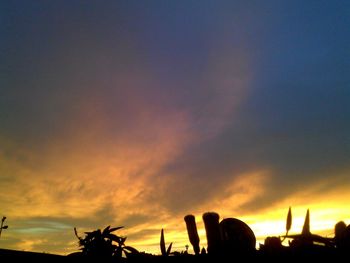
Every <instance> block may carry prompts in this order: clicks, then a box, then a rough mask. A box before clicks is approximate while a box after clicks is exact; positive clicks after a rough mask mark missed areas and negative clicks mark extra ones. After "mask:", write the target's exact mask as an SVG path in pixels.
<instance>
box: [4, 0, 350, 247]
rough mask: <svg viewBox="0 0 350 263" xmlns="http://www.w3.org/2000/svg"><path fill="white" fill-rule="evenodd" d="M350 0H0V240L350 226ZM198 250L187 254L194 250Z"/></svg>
mask: <svg viewBox="0 0 350 263" xmlns="http://www.w3.org/2000/svg"><path fill="white" fill-rule="evenodd" d="M349 12H350V2H349V1H346V0H344V1H338V0H333V1H323V0H319V1H313V0H311V1H299V0H296V1H277V0H276V1H270V0H269V1H207V0H202V1H191V0H190V1H153V0H150V1H133V0H131V1H130V0H128V1H41V0H36V1H24V0H23V1H1V3H0V216H7V219H6V221H5V223H7V224H8V225H9V228H8V229H6V230H4V231H3V232H2V235H1V238H0V247H1V248H9V249H18V250H29V251H39V252H43V251H44V252H47V253H58V254H68V253H71V252H74V251H78V249H79V247H78V243H77V241H78V240H77V238H76V237H75V236H74V231H73V228H74V227H77V229H78V233H79V234H80V235H83V232H84V231H92V230H95V229H98V228H104V227H106V226H108V225H112V226H124V228H123V229H121V230H118V232H117V234H120V235H124V236H127V238H128V239H127V241H126V244H127V245H131V246H134V247H135V248H137V249H139V250H141V251H146V252H150V253H158V254H159V253H160V250H159V237H160V230H161V229H162V228H164V229H165V241H166V243H167V244H169V243H170V242H173V243H174V244H173V250H177V251H183V250H184V249H185V245H186V244H189V241H188V237H187V232H186V225H185V222H184V220H183V218H184V216H185V215H187V214H193V215H195V216H196V221H197V223H198V231H199V235H200V239H201V246H202V247H205V246H206V238H205V230H204V226H203V222H202V214H203V213H205V212H208V211H215V212H217V213H219V215H220V218H221V219H223V218H228V217H235V218H238V219H241V220H243V221H244V222H246V223H247V224H248V225H249V226H250V227H251V228H252V230H253V231H254V233H255V235H256V237H257V240H258V242H257V245H258V243H259V242H260V243H262V242H263V240H264V238H265V237H267V236H271V235H283V234H284V232H285V220H286V216H287V212H288V208H289V206H291V207H292V212H293V224H292V229H291V232H293V233H299V232H301V226H302V223H303V218H304V216H305V214H306V210H307V209H308V208H310V213H311V215H310V217H311V232H313V233H316V234H322V235H324V236H328V237H331V236H332V235H333V228H334V225H335V223H337V222H338V221H340V220H343V221H344V222H345V223H346V224H350V202H349V200H350V162H349V161H350V106H349V105H350V59H349V57H350V32H349V26H350V16H349ZM190 251H191V248H190Z"/></svg>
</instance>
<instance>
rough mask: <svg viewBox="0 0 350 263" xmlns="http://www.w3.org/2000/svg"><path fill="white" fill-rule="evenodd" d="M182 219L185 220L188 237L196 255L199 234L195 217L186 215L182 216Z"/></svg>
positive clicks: (197, 252) (198, 249)
mask: <svg viewBox="0 0 350 263" xmlns="http://www.w3.org/2000/svg"><path fill="white" fill-rule="evenodd" d="M184 220H185V222H186V228H187V233H188V238H189V240H190V242H191V244H192V246H193V250H194V253H195V254H196V255H199V252H200V248H199V236H198V231H197V225H196V219H195V217H194V215H186V216H185V217H184Z"/></svg>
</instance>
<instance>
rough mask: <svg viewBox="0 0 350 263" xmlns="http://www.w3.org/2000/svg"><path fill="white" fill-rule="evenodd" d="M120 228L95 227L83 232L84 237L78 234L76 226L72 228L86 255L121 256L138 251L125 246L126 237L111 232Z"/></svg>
mask: <svg viewBox="0 0 350 263" xmlns="http://www.w3.org/2000/svg"><path fill="white" fill-rule="evenodd" d="M121 228H123V227H115V228H111V227H110V226H107V227H106V228H105V229H104V230H103V231H101V230H100V229H97V230H95V231H93V232H85V237H84V238H82V237H80V236H78V233H77V229H76V228H74V233H75V235H76V237H77V238H78V239H79V246H81V247H82V248H81V250H82V254H83V255H86V256H92V257H115V258H122V257H123V256H125V257H128V256H130V255H131V254H138V253H139V252H138V251H137V250H136V249H135V248H133V247H130V246H125V240H126V237H121V236H118V235H115V234H112V232H114V231H116V230H118V229H121ZM113 242H115V243H113Z"/></svg>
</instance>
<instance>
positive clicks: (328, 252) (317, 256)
mask: <svg viewBox="0 0 350 263" xmlns="http://www.w3.org/2000/svg"><path fill="white" fill-rule="evenodd" d="M349 253H350V252H340V251H338V250H336V249H326V248H312V249H310V248H308V249H298V250H292V249H290V248H285V249H280V250H276V251H261V250H256V251H254V252H251V253H248V254H244V255H243V254H239V253H237V252H236V253H231V254H226V255H215V256H214V255H208V254H205V255H198V256H194V255H184V254H181V255H177V256H168V257H164V256H158V255H150V254H142V253H141V254H139V255H133V256H132V257H130V258H128V259H126V258H91V257H86V256H80V255H69V256H61V255H55V254H46V253H35V252H24V251H16V250H7V249H0V262H11V261H12V262H123V263H129V262H130V263H134V262H141V263H142V262H145V263H162V262H166V263H203V262H307V261H309V262H341V261H344V260H345V261H344V262H347V257H348V256H349ZM17 260H19V261H17Z"/></svg>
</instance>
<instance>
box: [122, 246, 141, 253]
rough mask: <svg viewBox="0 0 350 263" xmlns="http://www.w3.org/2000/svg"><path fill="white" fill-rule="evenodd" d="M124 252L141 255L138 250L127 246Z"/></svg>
mask: <svg viewBox="0 0 350 263" xmlns="http://www.w3.org/2000/svg"><path fill="white" fill-rule="evenodd" d="M124 251H127V252H128V253H132V254H138V253H139V251H138V250H137V249H136V248H133V247H129V246H125V247H124Z"/></svg>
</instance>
